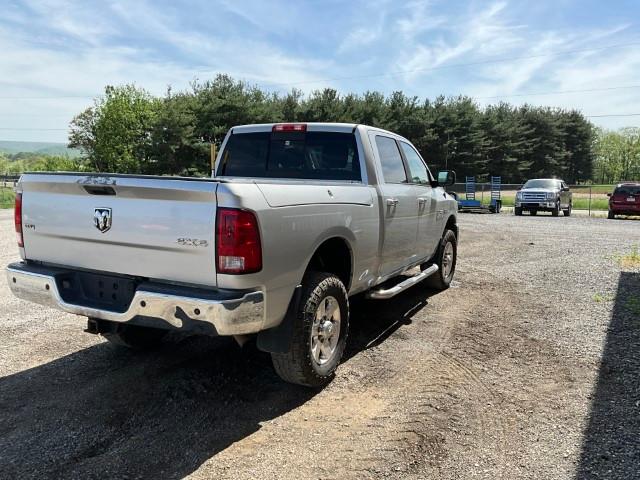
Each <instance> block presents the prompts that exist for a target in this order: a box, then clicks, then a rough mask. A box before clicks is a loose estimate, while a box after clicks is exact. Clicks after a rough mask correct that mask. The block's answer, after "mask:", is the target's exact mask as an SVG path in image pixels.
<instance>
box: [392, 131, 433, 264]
mask: <svg viewBox="0 0 640 480" xmlns="http://www.w3.org/2000/svg"><path fill="white" fill-rule="evenodd" d="M399 144H400V148H401V149H402V153H403V154H404V157H405V160H406V162H407V167H408V168H409V176H410V179H409V181H410V182H411V183H412V184H413V185H414V186H415V190H416V195H417V207H418V235H417V239H416V246H415V252H416V254H417V255H418V256H419V257H421V258H423V257H427V256H431V255H432V254H433V253H434V252H435V249H436V246H437V244H438V241H439V240H440V235H441V233H442V229H443V226H442V225H438V218H437V207H438V199H437V198H436V197H435V194H436V191H435V189H434V188H433V187H431V175H429V171H428V168H427V165H426V164H425V163H424V160H422V157H421V156H420V154H419V153H418V152H417V151H416V149H415V148H413V147H412V146H411V145H409V144H408V143H406V142H402V141H400V142H399ZM443 219H444V215H441V218H440V220H441V222H442V221H443Z"/></svg>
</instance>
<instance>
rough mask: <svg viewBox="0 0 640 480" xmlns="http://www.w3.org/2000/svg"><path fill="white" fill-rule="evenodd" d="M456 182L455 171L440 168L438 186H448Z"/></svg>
mask: <svg viewBox="0 0 640 480" xmlns="http://www.w3.org/2000/svg"><path fill="white" fill-rule="evenodd" d="M454 183H456V172H454V171H453V170H442V171H440V172H438V186H439V187H448V186H449V185H453V184H454Z"/></svg>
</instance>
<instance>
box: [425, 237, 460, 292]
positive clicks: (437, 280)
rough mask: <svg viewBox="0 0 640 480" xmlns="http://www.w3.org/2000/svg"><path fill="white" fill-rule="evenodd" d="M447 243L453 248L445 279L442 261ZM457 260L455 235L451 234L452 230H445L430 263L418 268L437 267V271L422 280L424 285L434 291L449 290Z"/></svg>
mask: <svg viewBox="0 0 640 480" xmlns="http://www.w3.org/2000/svg"><path fill="white" fill-rule="evenodd" d="M447 243H451V245H452V247H453V265H452V266H451V271H450V273H449V275H447V276H446V277H445V275H444V268H443V263H442V260H443V255H444V251H445V247H446V245H447ZM457 258H458V239H457V238H456V234H455V233H453V231H452V230H445V231H444V235H442V239H441V240H440V244H439V245H438V251H437V252H436V255H435V257H433V259H432V260H431V262H429V263H426V264H423V265H421V266H420V268H421V269H422V270H424V269H425V268H427V267H428V266H430V265H433V264H436V265H438V271H437V272H436V273H434V274H433V275H431V276H430V277H429V278H427V279H426V280H424V284H425V285H426V286H428V287H430V288H433V289H435V290H446V289H447V288H449V285H451V280H453V275H454V274H455V273H456V260H457Z"/></svg>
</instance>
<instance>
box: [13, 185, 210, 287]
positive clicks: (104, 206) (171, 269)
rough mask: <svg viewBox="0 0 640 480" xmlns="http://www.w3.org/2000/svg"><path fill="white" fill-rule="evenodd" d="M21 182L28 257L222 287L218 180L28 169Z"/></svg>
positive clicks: (93, 268)
mask: <svg viewBox="0 0 640 480" xmlns="http://www.w3.org/2000/svg"><path fill="white" fill-rule="evenodd" d="M20 184H21V188H22V192H23V196H22V202H23V203H22V223H23V230H24V247H25V256H26V258H27V259H28V260H38V261H42V262H47V263H51V264H57V265H63V266H69V267H77V268H85V269H91V270H100V271H105V272H113V273H118V274H127V275H134V276H140V277H148V278H152V279H163V280H172V281H176V282H186V283H192V284H200V285H209V286H215V285H216V270H215V245H214V240H215V238H214V229H215V217H216V188H217V185H218V184H217V182H215V181H212V180H206V179H179V178H171V177H166V178H164V177H142V176H96V175H83V174H25V175H23V176H22V178H21V182H20Z"/></svg>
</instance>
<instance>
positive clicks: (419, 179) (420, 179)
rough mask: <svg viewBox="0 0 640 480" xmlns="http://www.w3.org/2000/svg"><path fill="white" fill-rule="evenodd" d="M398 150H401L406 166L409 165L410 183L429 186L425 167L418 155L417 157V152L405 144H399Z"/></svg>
mask: <svg viewBox="0 0 640 480" xmlns="http://www.w3.org/2000/svg"><path fill="white" fill-rule="evenodd" d="M400 148H402V153H404V157H405V158H406V159H407V164H408V165H409V175H410V177H411V179H410V181H411V183H419V184H421V185H428V184H431V182H430V179H429V173H428V171H427V166H426V165H425V164H424V162H423V161H422V159H421V158H420V155H418V152H416V150H415V149H414V148H413V147H412V146H411V145H409V144H408V143H406V142H400Z"/></svg>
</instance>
